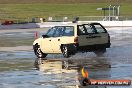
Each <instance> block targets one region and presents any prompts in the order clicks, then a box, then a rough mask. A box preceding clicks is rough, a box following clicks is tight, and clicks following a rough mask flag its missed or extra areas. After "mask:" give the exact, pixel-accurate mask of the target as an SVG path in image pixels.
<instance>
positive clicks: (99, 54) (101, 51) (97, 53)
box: [94, 48, 106, 56]
mask: <svg viewBox="0 0 132 88" xmlns="http://www.w3.org/2000/svg"><path fill="white" fill-rule="evenodd" d="M94 53H95V54H96V55H97V56H102V55H104V53H106V48H102V49H98V50H95V51H94Z"/></svg>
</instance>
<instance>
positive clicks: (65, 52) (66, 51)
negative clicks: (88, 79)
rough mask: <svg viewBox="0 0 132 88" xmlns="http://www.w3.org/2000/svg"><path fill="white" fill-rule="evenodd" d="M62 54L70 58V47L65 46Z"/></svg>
mask: <svg viewBox="0 0 132 88" xmlns="http://www.w3.org/2000/svg"><path fill="white" fill-rule="evenodd" d="M62 54H63V56H64V57H66V58H68V57H69V56H70V53H69V51H68V46H67V45H63V46H62Z"/></svg>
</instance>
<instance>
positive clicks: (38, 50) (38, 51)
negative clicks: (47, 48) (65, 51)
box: [34, 45, 47, 58]
mask: <svg viewBox="0 0 132 88" xmlns="http://www.w3.org/2000/svg"><path fill="white" fill-rule="evenodd" d="M34 53H35V55H36V56H37V57H38V58H45V57H46V56H47V54H45V53H43V52H42V51H41V48H40V46H38V45H35V47H34Z"/></svg>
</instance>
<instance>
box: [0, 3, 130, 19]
mask: <svg viewBox="0 0 132 88" xmlns="http://www.w3.org/2000/svg"><path fill="white" fill-rule="evenodd" d="M108 6H109V4H108V3H85V4H84V3H78V4H46V3H42V4H0V19H1V20H2V19H28V18H30V19H31V18H34V17H43V18H47V17H49V16H52V17H64V16H68V17H74V16H102V15H103V12H102V11H97V10H96V8H101V7H108ZM131 8H132V5H131V3H122V4H121V8H120V9H121V15H123V16H131V15H132V11H131Z"/></svg>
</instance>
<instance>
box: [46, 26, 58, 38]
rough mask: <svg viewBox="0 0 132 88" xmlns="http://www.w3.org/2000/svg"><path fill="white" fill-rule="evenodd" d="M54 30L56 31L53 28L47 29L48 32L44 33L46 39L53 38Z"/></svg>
mask: <svg viewBox="0 0 132 88" xmlns="http://www.w3.org/2000/svg"><path fill="white" fill-rule="evenodd" d="M55 30H56V28H55V27H53V28H51V29H49V30H48V32H47V33H46V35H47V36H48V37H53V36H54V33H55Z"/></svg>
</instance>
